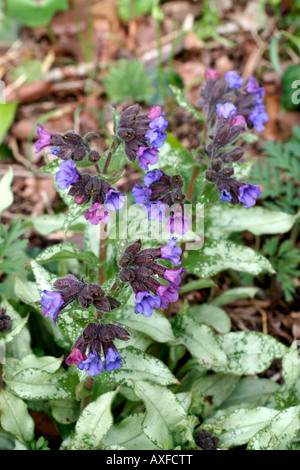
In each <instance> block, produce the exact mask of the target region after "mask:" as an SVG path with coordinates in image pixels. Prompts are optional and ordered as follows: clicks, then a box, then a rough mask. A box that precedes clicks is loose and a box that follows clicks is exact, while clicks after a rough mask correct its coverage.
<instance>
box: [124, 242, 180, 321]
mask: <svg viewBox="0 0 300 470" xmlns="http://www.w3.org/2000/svg"><path fill="white" fill-rule="evenodd" d="M141 248H142V244H141V242H140V240H138V241H136V242H135V243H133V244H131V245H129V246H128V247H127V248H126V249H125V252H124V254H123V256H122V257H121V259H120V261H119V266H120V267H121V268H122V269H121V271H120V273H119V278H120V280H121V281H122V282H129V284H130V286H131V288H132V290H133V292H134V293H135V295H136V302H135V313H142V314H143V315H144V316H145V317H150V316H151V315H152V312H153V309H154V308H159V307H161V308H167V307H168V303H169V302H176V300H178V297H179V294H178V291H179V290H180V288H179V284H180V283H181V277H180V274H181V273H184V272H185V269H184V268H179V269H178V270H173V269H168V268H165V267H164V266H162V265H160V264H158V263H157V262H156V260H158V259H166V260H169V261H171V262H172V263H173V264H174V266H179V265H180V264H181V261H180V256H181V248H180V247H178V246H176V238H172V240H171V241H170V242H169V243H168V244H167V245H164V246H161V247H160V248H149V249H145V250H141ZM158 277H160V278H162V279H165V280H166V281H168V283H169V285H164V284H161V283H160V282H159V281H158V279H157V278H158ZM151 292H152V293H151Z"/></svg>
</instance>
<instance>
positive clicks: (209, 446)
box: [195, 429, 220, 450]
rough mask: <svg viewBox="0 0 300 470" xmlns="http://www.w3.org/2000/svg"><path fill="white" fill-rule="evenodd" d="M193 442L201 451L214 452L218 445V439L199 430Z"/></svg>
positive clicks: (203, 430)
mask: <svg viewBox="0 0 300 470" xmlns="http://www.w3.org/2000/svg"><path fill="white" fill-rule="evenodd" d="M195 441H196V444H197V445H198V446H199V447H201V449H203V450H216V449H217V447H218V445H219V443H220V439H219V438H218V437H216V436H213V435H212V434H211V433H210V432H208V431H206V429H201V430H200V431H199V432H198V435H197V437H196V439H195Z"/></svg>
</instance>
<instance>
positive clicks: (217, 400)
mask: <svg viewBox="0 0 300 470" xmlns="http://www.w3.org/2000/svg"><path fill="white" fill-rule="evenodd" d="M239 380H240V378H239V377H237V376H234V375H232V374H209V375H206V376H205V377H200V378H196V379H195V380H194V381H193V382H192V384H191V387H192V389H195V390H197V391H198V392H199V393H201V395H202V396H203V399H204V409H203V417H204V418H207V417H209V416H211V415H213V414H214V413H215V412H216V411H217V410H218V408H219V407H220V406H221V405H222V403H223V402H224V401H225V400H226V399H227V398H228V397H229V396H230V395H231V393H232V392H233V391H234V390H235V388H236V386H237V384H238V382H239Z"/></svg>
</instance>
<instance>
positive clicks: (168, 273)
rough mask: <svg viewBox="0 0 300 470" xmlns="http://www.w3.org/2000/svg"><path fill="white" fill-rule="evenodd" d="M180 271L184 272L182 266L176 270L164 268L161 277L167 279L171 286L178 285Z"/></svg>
mask: <svg viewBox="0 0 300 470" xmlns="http://www.w3.org/2000/svg"><path fill="white" fill-rule="evenodd" d="M181 273H186V270H185V269H184V268H180V269H177V270H174V269H166V270H165V273H164V276H163V277H164V279H166V280H167V281H169V282H170V283H171V284H172V285H173V286H174V285H176V286H179V284H180V283H181V277H180V274H181Z"/></svg>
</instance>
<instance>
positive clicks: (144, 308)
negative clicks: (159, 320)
mask: <svg viewBox="0 0 300 470" xmlns="http://www.w3.org/2000/svg"><path fill="white" fill-rule="evenodd" d="M159 307H160V298H159V297H157V296H156V295H152V294H149V292H146V291H143V292H138V293H137V294H136V297H135V313H142V314H143V315H144V317H151V315H152V313H153V309H154V308H159Z"/></svg>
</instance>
